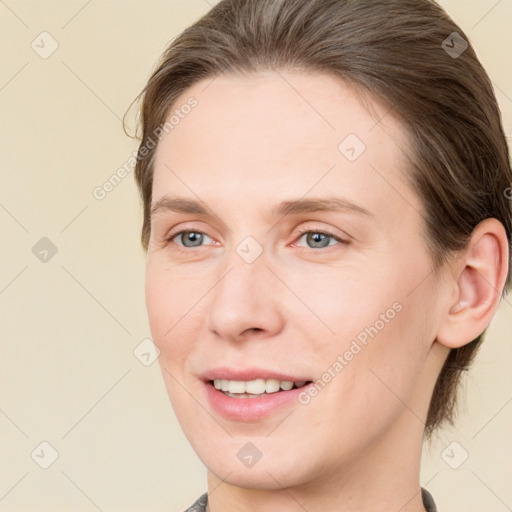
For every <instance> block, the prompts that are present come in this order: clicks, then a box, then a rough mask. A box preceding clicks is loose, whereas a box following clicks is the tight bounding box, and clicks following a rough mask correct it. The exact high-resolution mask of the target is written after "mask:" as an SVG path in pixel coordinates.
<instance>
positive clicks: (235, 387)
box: [209, 379, 312, 398]
mask: <svg viewBox="0 0 512 512" xmlns="http://www.w3.org/2000/svg"><path fill="white" fill-rule="evenodd" d="M311 383H312V381H310V380H308V381H297V382H293V381H290V380H277V379H255V380H250V381H243V380H227V379H214V380H210V381H209V384H210V385H212V386H213V387H214V388H215V389H217V390H218V391H220V392H222V393H223V394H224V395H226V396H229V397H231V398H258V397H261V396H265V395H269V394H272V393H281V392H286V391H290V390H291V389H298V388H302V387H304V386H307V385H308V384H311Z"/></svg>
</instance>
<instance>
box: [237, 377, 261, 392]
mask: <svg viewBox="0 0 512 512" xmlns="http://www.w3.org/2000/svg"><path fill="white" fill-rule="evenodd" d="M241 393H250V394H251V395H261V394H262V393H265V379H256V380H250V381H249V382H246V383H245V391H241Z"/></svg>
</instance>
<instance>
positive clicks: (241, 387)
mask: <svg viewBox="0 0 512 512" xmlns="http://www.w3.org/2000/svg"><path fill="white" fill-rule="evenodd" d="M245 385H246V383H245V382H244V381H243V380H230V381H229V388H228V392H229V393H245Z"/></svg>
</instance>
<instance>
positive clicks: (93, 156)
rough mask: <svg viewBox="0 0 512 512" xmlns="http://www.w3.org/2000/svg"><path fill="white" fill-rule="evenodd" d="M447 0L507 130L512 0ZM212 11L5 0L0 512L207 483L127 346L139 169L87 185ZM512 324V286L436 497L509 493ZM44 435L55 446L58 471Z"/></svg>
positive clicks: (179, 499)
mask: <svg viewBox="0 0 512 512" xmlns="http://www.w3.org/2000/svg"><path fill="white" fill-rule="evenodd" d="M441 3H442V5H443V6H445V7H446V8H447V10H448V12H449V13H450V14H451V15H452V16H453V17H454V19H455V20H456V21H457V22H458V23H459V24H460V25H461V26H462V28H463V30H465V31H466V33H467V35H468V37H469V38H470V39H471V41H472V42H473V44H474V46H475V48H476V50H477V53H478V55H479V56H480V58H481V60H482V62H483V64H484V66H485V67H486V68H487V70H488V72H489V74H490V77H491V79H492V81H493V83H494V85H495V88H496V94H497V97H498V99H499V102H500V105H501V108H502V111H503V117H504V124H505V129H506V132H507V135H508V136H510V133H511V127H512V99H511V98H512V74H511V71H510V70H511V68H512V66H511V65H512V58H511V57H510V49H511V48H512V31H510V24H511V22H512V0H501V1H494V0H492V1H490V0H473V1H468V0H444V1H442V2H441ZM208 9H209V4H208V2H207V1H206V0H167V1H144V2H143V1H140V0H139V1H124V2H121V1H117V2H115V1H105V0H90V1H86V0H82V1H79V2H75V1H60V2H43V1H40V2H39V1H37V2H36V1H32V2H28V1H14V0H0V34H1V37H2V44H1V52H2V58H1V66H0V141H1V142H0V144H1V146H0V147H1V152H0V155H1V160H0V172H1V187H0V235H1V237H2V242H1V243H2V250H1V253H0V254H1V261H0V315H1V316H0V318H1V320H0V339H1V357H0V382H1V386H0V511H9V512H15V511H36V510H37V511H52V512H55V511H71V510H73V511H75V512H81V511H83V512H89V511H95V510H100V511H104V512H107V511H108V512H110V511H124V512H128V511H147V512H149V511H155V512H156V511H162V512H163V511H168V512H171V511H181V510H182V509H183V508H185V507H186V506H187V505H189V504H190V503H191V502H192V501H194V500H195V499H196V498H197V497H198V496H199V494H201V493H202V492H204V491H205V490H206V480H205V474H206V473H205V470H204V469H203V467H202V465H201V463H200V461H199V460H198V458H197V457H196V455H195V454H194V452H193V451H192V449H191V448H190V446H189V445H188V443H187V441H186V439H185V437H184V436H183V434H182V432H181V430H180V428H179V426H178V424H177V422H176V419H175V416H174V414H173V412H172V410H171V407H170V404H169V401H168V398H167V395H166V392H165V390H164V386H163V382H162V378H161V375H160V370H159V367H158V364H157V363H154V364H152V365H150V366H144V365H143V364H142V363H141V362H140V361H139V360H138V359H137V358H136V357H135V356H134V354H133V350H134V349H135V347H137V346H138V345H139V343H141V341H142V340H143V339H144V338H146V337H149V336H150V332H149V328H148V325H147V317H146V312H145V304H144V288H143V286H144V274H143V272H144V256H143V252H142V249H141V248H140V245H139V230H140V225H141V211H140V207H139V201H138V196H137V192H136V188H135V185H134V182H133V175H132V174H133V173H130V174H129V175H128V176H127V177H126V178H125V179H124V180H123V181H122V182H121V183H120V184H119V185H118V186H117V187H116V188H115V189H114V190H112V191H111V192H110V193H109V194H108V195H107V196H106V197H105V198H104V199H103V200H97V199H95V198H94V197H93V194H92V191H93V189H94V188H95V187H97V186H101V185H102V184H103V183H104V182H105V181H106V180H107V179H108V178H109V177H110V176H111V175H112V174H113V173H114V172H115V171H116V170H117V169H118V168H119V167H121V166H123V165H124V164H125V162H126V161H127V160H128V159H129V157H130V156H131V155H132V152H133V151H134V150H135V149H136V148H137V143H136V141H134V140H131V139H129V138H128V137H126V136H125V134H124V133H123V131H122V128H121V121H120V119H121V118H122V116H123V113H124V112H125V110H126V108H127V107H128V105H129V104H130V102H131V101H132V100H133V99H134V98H135V96H136V95H137V94H138V92H139V91H140V90H141V88H142V87H143V85H144V83H145V81H146V79H147V78H148V76H149V73H150V71H151V70H152V68H153V66H154V65H155V63H156V61H157V58H158V57H159V55H160V53H161V52H162V51H163V50H164V48H165V46H166V45H167V43H168V42H169V41H170V40H171V39H172V38H173V37H174V36H175V35H177V34H178V33H179V32H180V31H181V30H183V29H184V28H185V27H186V26H187V25H188V24H190V23H192V22H193V21H194V20H195V19H197V17H199V16H200V15H202V14H203V13H205V12H206V11H207V10H208ZM43 31H47V32H48V33H49V34H51V37H52V38H54V39H55V40H56V41H57V43H58V45H59V46H58V48H57V50H56V51H55V52H54V53H53V54H52V55H50V56H49V57H48V58H46V59H43V58H41V57H40V55H39V54H38V53H36V51H35V50H34V49H32V47H31V44H32V42H33V41H34V40H35V43H34V45H36V44H38V45H39V47H36V48H37V49H38V51H39V52H43V51H49V49H51V40H50V39H49V38H48V36H41V37H38V36H39V34H40V33H41V32H43ZM44 37H46V39H44V42H41V38H44ZM43 45H44V47H43ZM132 119H133V116H132ZM132 126H133V123H132ZM42 237H47V238H49V239H50V240H51V241H52V243H53V244H54V245H55V246H56V247H57V249H58V252H57V253H56V254H55V255H53V256H52V255H51V252H50V253H48V255H47V256H46V258H47V260H48V261H46V262H42V261H40V260H39V259H38V257H36V255H34V254H33V252H32V248H33V247H34V245H35V244H36V243H38V241H39V240H40V239H41V238H42ZM42 243H44V242H42ZM39 250H43V249H41V248H40V249H39ZM36 252H37V251H36ZM39 257H44V253H40V254H39ZM511 332H512V297H510V296H509V297H508V299H507V302H503V303H502V305H501V308H500V311H499V313H498V314H497V316H496V318H495V319H494V320H493V323H492V324H491V328H490V333H489V337H488V339H487V342H486V343H485V346H484V347H483V349H482V351H481V353H480V354H479V357H478V360H477V363H476V365H475V367H474V369H473V370H472V372H470V374H469V378H468V380H467V389H468V393H467V394H468V398H467V401H466V404H467V408H466V409H465V410H463V411H462V412H461V414H460V417H459V422H458V426H457V429H453V430H447V431H443V432H442V433H441V434H440V435H439V437H438V439H437V440H436V442H435V443H434V444H433V446H432V448H431V449H429V450H427V449H426V450H425V456H424V462H423V468H422V477H421V482H422V485H424V486H426V487H427V488H428V489H429V490H430V491H431V492H432V493H433V495H434V497H435V499H436V501H437V502H438V505H439V507H440V509H441V510H444V511H449V512H471V511H486V512H502V511H506V510H511V508H512V487H511V486H510V475H511V473H512V440H511V434H510V432H511V431H512V429H511V423H512V421H511V420H512V404H511V403H510V402H511V401H512V372H510V365H511V363H512V346H511V343H510V342H511V338H512V336H511ZM43 441H46V442H48V443H49V444H50V445H51V446H52V447H53V448H54V449H55V450H56V451H57V452H58V454H59V456H58V458H57V459H56V460H55V462H54V463H53V464H52V465H51V466H50V467H48V468H47V469H42V468H41V467H40V464H44V463H49V462H51V458H50V457H51V449H50V448H48V447H47V446H46V447H45V445H43V446H42V447H41V446H40V443H41V442H43ZM453 442H457V443H458V444H457V445H451V446H449V445H450V443H453ZM447 447H448V448H447ZM34 450H35V452H34ZM445 450H446V451H445ZM33 452H34V455H33V457H32V456H31V454H32V453H33ZM466 452H467V453H468V455H469V456H468V458H467V460H465V461H464V462H462V461H463V458H464V456H465V453H466ZM443 453H444V458H443ZM450 464H451V465H452V466H458V467H457V468H452V467H450ZM397 512H398V511H397Z"/></svg>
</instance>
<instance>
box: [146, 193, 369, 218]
mask: <svg viewBox="0 0 512 512" xmlns="http://www.w3.org/2000/svg"><path fill="white" fill-rule="evenodd" d="M162 210H163V211H173V212H177V213H190V214H197V215H202V216H205V217H207V216H216V215H212V214H211V213H210V209H209V208H207V207H205V206H204V205H203V204H202V203H201V202H199V201H195V200H193V199H186V198H181V197H171V196H163V197H162V198H160V199H159V200H158V201H156V202H155V204H154V205H153V206H152V207H151V216H153V215H155V214H156V213H158V212H160V211H162ZM319 211H332V212H345V213H355V214H360V215H364V216H367V217H374V214H373V213H371V212H370V211H368V210H367V209H366V208H363V207H362V206H360V205H358V204H355V203H353V202H351V201H348V200H347V199H345V198H342V197H324V198H312V199H295V200H291V201H283V202H282V203H279V204H278V205H276V206H275V207H274V208H273V209H272V212H271V214H272V215H273V216H276V217H277V216H285V215H294V214H300V213H313V212H319Z"/></svg>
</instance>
